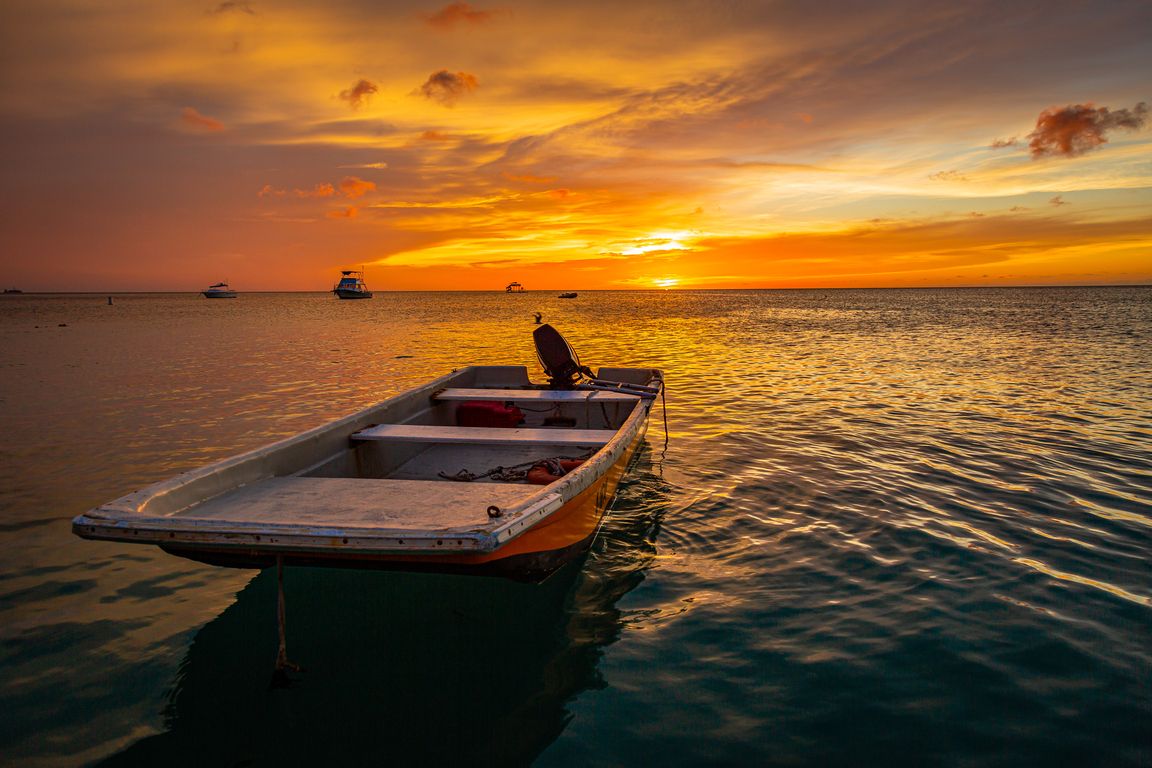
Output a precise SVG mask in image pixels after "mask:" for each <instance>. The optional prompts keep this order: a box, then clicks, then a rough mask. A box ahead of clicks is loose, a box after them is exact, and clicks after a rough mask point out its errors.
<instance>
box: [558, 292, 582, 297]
mask: <svg viewBox="0 0 1152 768" xmlns="http://www.w3.org/2000/svg"><path fill="white" fill-rule="evenodd" d="M577 295H578V294H577V293H576V291H567V292H566V293H562V294H560V296H559V297H558V298H561V299H574V298H576V296H577Z"/></svg>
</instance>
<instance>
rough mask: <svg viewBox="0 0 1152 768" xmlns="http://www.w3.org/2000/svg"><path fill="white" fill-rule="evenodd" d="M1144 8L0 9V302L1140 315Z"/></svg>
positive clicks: (258, 4) (1121, 3) (1150, 182)
mask: <svg viewBox="0 0 1152 768" xmlns="http://www.w3.org/2000/svg"><path fill="white" fill-rule="evenodd" d="M1149 29H1152V5H1150V4H1149V3H1147V2H1145V1H1143V0H1141V1H1139V2H1138V1H1136V0H1132V1H1128V0H1115V1H1112V2H1108V3H1098V4H1091V3H1084V2H1079V1H1075V2H1073V1H1071V0H1068V1H1061V0H1055V1H1053V2H1043V3H1040V2H1019V3H1002V2H981V1H980V0H976V1H974V2H965V3H953V2H949V3H945V2H929V3H924V2H915V1H913V0H907V1H905V0H875V1H874V2H867V3H863V2H848V1H846V0H845V1H842V2H828V3H810V2H791V1H789V2H773V1H771V0H765V2H737V1H736V0H732V1H731V2H704V1H702V0H693V1H689V0H668V1H666V2H659V3H657V2H637V3H618V2H599V1H596V0H591V1H589V2H580V3H570V4H557V3H541V2H521V1H516V0H513V2H499V3H497V2H494V3H491V4H489V3H487V2H476V3H469V2H452V3H445V2H377V1H373V2H369V1H368V0H332V2H325V3H305V2H293V1H291V0H289V1H287V2H280V1H275V2H274V1H273V0H268V1H267V2H262V1H260V0H253V2H239V1H236V0H232V1H230V2H223V3H219V2H205V3H199V2H187V1H182V2H176V3H144V2H129V1H123V2H107V1H106V0H51V1H50V2H48V3H47V4H45V3H41V2H32V1H31V0H11V1H9V2H5V3H4V4H2V5H0V51H2V53H0V136H2V138H3V145H4V148H5V173H4V174H0V191H2V192H3V199H4V205H3V213H2V214H0V283H2V284H3V285H4V287H9V286H19V287H20V288H23V289H24V290H78V291H84V290H91V291H128V290H173V291H185V290H187V291H194V290H199V289H200V288H202V287H204V286H206V285H208V284H210V283H212V282H216V281H218V280H222V279H226V280H228V281H230V282H231V284H232V285H233V287H236V288H238V289H239V290H241V291H245V290H324V289H326V288H328V287H330V285H331V283H332V282H333V280H334V275H336V273H337V270H339V269H341V268H348V267H354V268H358V267H359V266H360V265H364V266H365V269H366V272H367V275H366V277H367V279H368V281H369V283H370V285H371V286H372V287H373V288H376V289H379V290H389V289H393V290H410V289H415V290H421V289H436V290H439V289H445V290H455V289H460V290H502V288H503V286H504V285H506V284H507V283H509V282H512V281H514V280H515V281H519V282H522V283H524V284H525V285H526V286H527V287H528V288H529V289H536V288H539V289H598V288H600V289H611V288H637V287H640V288H653V289H656V288H668V287H676V288H774V287H785V288H786V287H867V286H877V287H883V286H947V285H1038V284H1039V285H1045V284H1127V283H1149V282H1152V121H1150V119H1149V116H1148V107H1147V106H1146V105H1147V104H1148V103H1152V91H1150V89H1149V82H1150V81H1149V78H1148V74H1147V73H1148V72H1152V45H1149V43H1148V30H1149Z"/></svg>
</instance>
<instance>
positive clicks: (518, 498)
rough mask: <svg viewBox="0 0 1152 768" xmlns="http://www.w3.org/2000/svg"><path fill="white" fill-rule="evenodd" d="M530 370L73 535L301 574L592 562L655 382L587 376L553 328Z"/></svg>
mask: <svg viewBox="0 0 1152 768" xmlns="http://www.w3.org/2000/svg"><path fill="white" fill-rule="evenodd" d="M533 337H534V341H535V344H536V349H537V354H538V356H539V359H540V362H541V365H542V367H543V369H544V372H545V374H546V375H547V378H548V381H547V382H546V383H533V382H532V381H530V379H529V376H528V369H527V367H526V366H517V365H496V366H493V365H485V366H470V367H466V368H462V369H459V370H457V371H454V372H452V373H450V374H447V375H444V376H441V377H439V378H437V379H435V380H433V381H430V382H428V383H427V384H424V385H423V386H420V387H417V388H415V389H413V390H410V391H408V392H405V393H403V394H399V395H397V396H395V397H392V398H390V399H388V400H385V401H383V402H381V403H378V404H376V405H373V406H371V407H369V408H367V409H365V410H362V411H360V412H358V413H354V414H352V415H349V416H345V417H343V418H339V419H337V420H335V421H332V422H331V423H328V424H326V425H324V426H320V427H317V428H314V429H311V430H308V431H306V432H303V433H301V434H299V435H296V436H294V437H290V438H287V439H284V440H281V441H279V442H276V443H273V444H271V445H268V446H265V447H262V448H257V449H255V450H252V451H249V452H247V453H244V454H241V455H239V456H235V457H233V458H229V459H226V460H223V461H219V462H216V463H214V464H210V465H208V466H205V467H201V468H199V469H195V470H192V471H190V472H186V473H184V474H182V475H179V476H177V477H175V478H172V479H169V480H164V481H162V482H159V483H156V484H154V485H151V486H148V487H146V488H144V489H142V490H139V491H135V492H133V493H130V494H128V495H126V496H123V497H121V498H119V499H116V500H114V501H110V502H108V503H106V504H102V505H100V506H99V507H96V508H95V509H92V510H90V511H88V512H86V513H84V514H82V515H80V516H78V517H76V518H75V519H74V520H73V521H72V530H73V532H74V533H75V534H76V535H78V536H80V537H82V538H85V539H96V540H108V541H120V542H132V543H138V544H150V545H157V546H159V547H161V549H163V550H164V551H166V552H168V553H170V554H173V555H178V556H180V557H185V558H189V559H192V560H196V561H200V562H204V563H209V564H213V565H219V566H228V567H237V568H264V567H268V566H270V565H273V564H275V565H277V566H278V568H282V567H283V566H284V565H307V566H331V567H352V568H382V569H392V570H419V571H435V572H440V573H463V574H480V575H497V576H505V577H509V578H514V579H518V580H526V581H539V580H540V579H542V578H544V577H545V576H547V575H548V574H549V573H551V572H553V571H554V570H556V569H557V568H559V567H560V566H562V565H563V564H564V563H566V562H568V561H570V560H571V559H572V558H574V557H575V556H577V555H578V554H579V553H581V552H582V551H584V550H586V549H587V547H588V546H589V545H590V544H591V542H592V540H593V539H594V537H595V535H596V532H597V530H598V529H599V526H600V523H601V520H602V518H603V516H604V515H605V513H606V511H607V508H608V505H609V504H610V503H611V500H612V498H613V496H614V494H615V489H616V486H617V484H618V483H619V482H620V479H621V477H622V476H623V474H624V473H625V471H626V469H627V467H628V464H629V461H630V459H631V457H632V456H633V455H634V453H635V452H636V450H637V448H638V447H639V446H640V444H641V442H642V440H643V437H644V434H645V431H646V429H647V424H648V418H649V413H650V411H651V409H652V407H653V403H654V402H655V399H656V398H657V397H658V396H661V395H662V393H663V376H662V373H661V372H660V371H659V370H656V369H649V368H601V369H600V370H599V371H598V372H597V373H593V372H592V371H591V369H589V368H587V367H585V366H582V365H581V364H580V362H579V358H578V357H577V356H576V354H575V353H574V352H573V351H572V349H571V347H570V346H569V345H568V343H567V342H566V341H565V340H564V338H563V336H561V335H560V333H559V332H558V331H556V330H555V329H554V328H553V327H552V326H550V325H547V324H545V325H541V326H537V327H536V328H535V329H534V331H533Z"/></svg>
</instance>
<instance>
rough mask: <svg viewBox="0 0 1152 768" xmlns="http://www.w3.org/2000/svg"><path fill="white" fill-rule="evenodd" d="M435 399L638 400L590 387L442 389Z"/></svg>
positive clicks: (623, 394)
mask: <svg viewBox="0 0 1152 768" xmlns="http://www.w3.org/2000/svg"><path fill="white" fill-rule="evenodd" d="M433 398H434V399H436V400H493V401H496V402H501V403H503V402H509V401H513V402H549V403H584V402H590V403H623V402H635V401H636V400H639V399H640V397H639V395H632V394H628V393H627V392H606V391H604V390H590V389H463V388H455V387H454V388H449V389H443V390H441V391H439V392H437V393H436V394H435V395H433Z"/></svg>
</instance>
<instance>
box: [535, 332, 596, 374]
mask: <svg viewBox="0 0 1152 768" xmlns="http://www.w3.org/2000/svg"><path fill="white" fill-rule="evenodd" d="M532 340H533V341H534V342H536V357H538V358H540V365H541V366H543V367H544V373H545V375H547V376H548V383H549V384H551V385H552V386H553V387H554V388H556V389H574V388H575V387H576V384H577V383H578V382H579V381H580V378H581V377H582V376H587V377H588V378H595V376H594V375H593V374H592V371H590V370H589V369H588V368H586V367H584V366H582V365H580V358H579V357H577V356H576V352H575V350H573V349H572V345H571V344H569V343H568V341H567V339H565V338H564V337H563V336H561V335H560V332H559V331H558V330H556V329H555V328H553V327H552V326H550V325H548V324H547V323H545V324H544V325H541V326H540V327H539V328H537V329H535V330H534V331H532Z"/></svg>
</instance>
